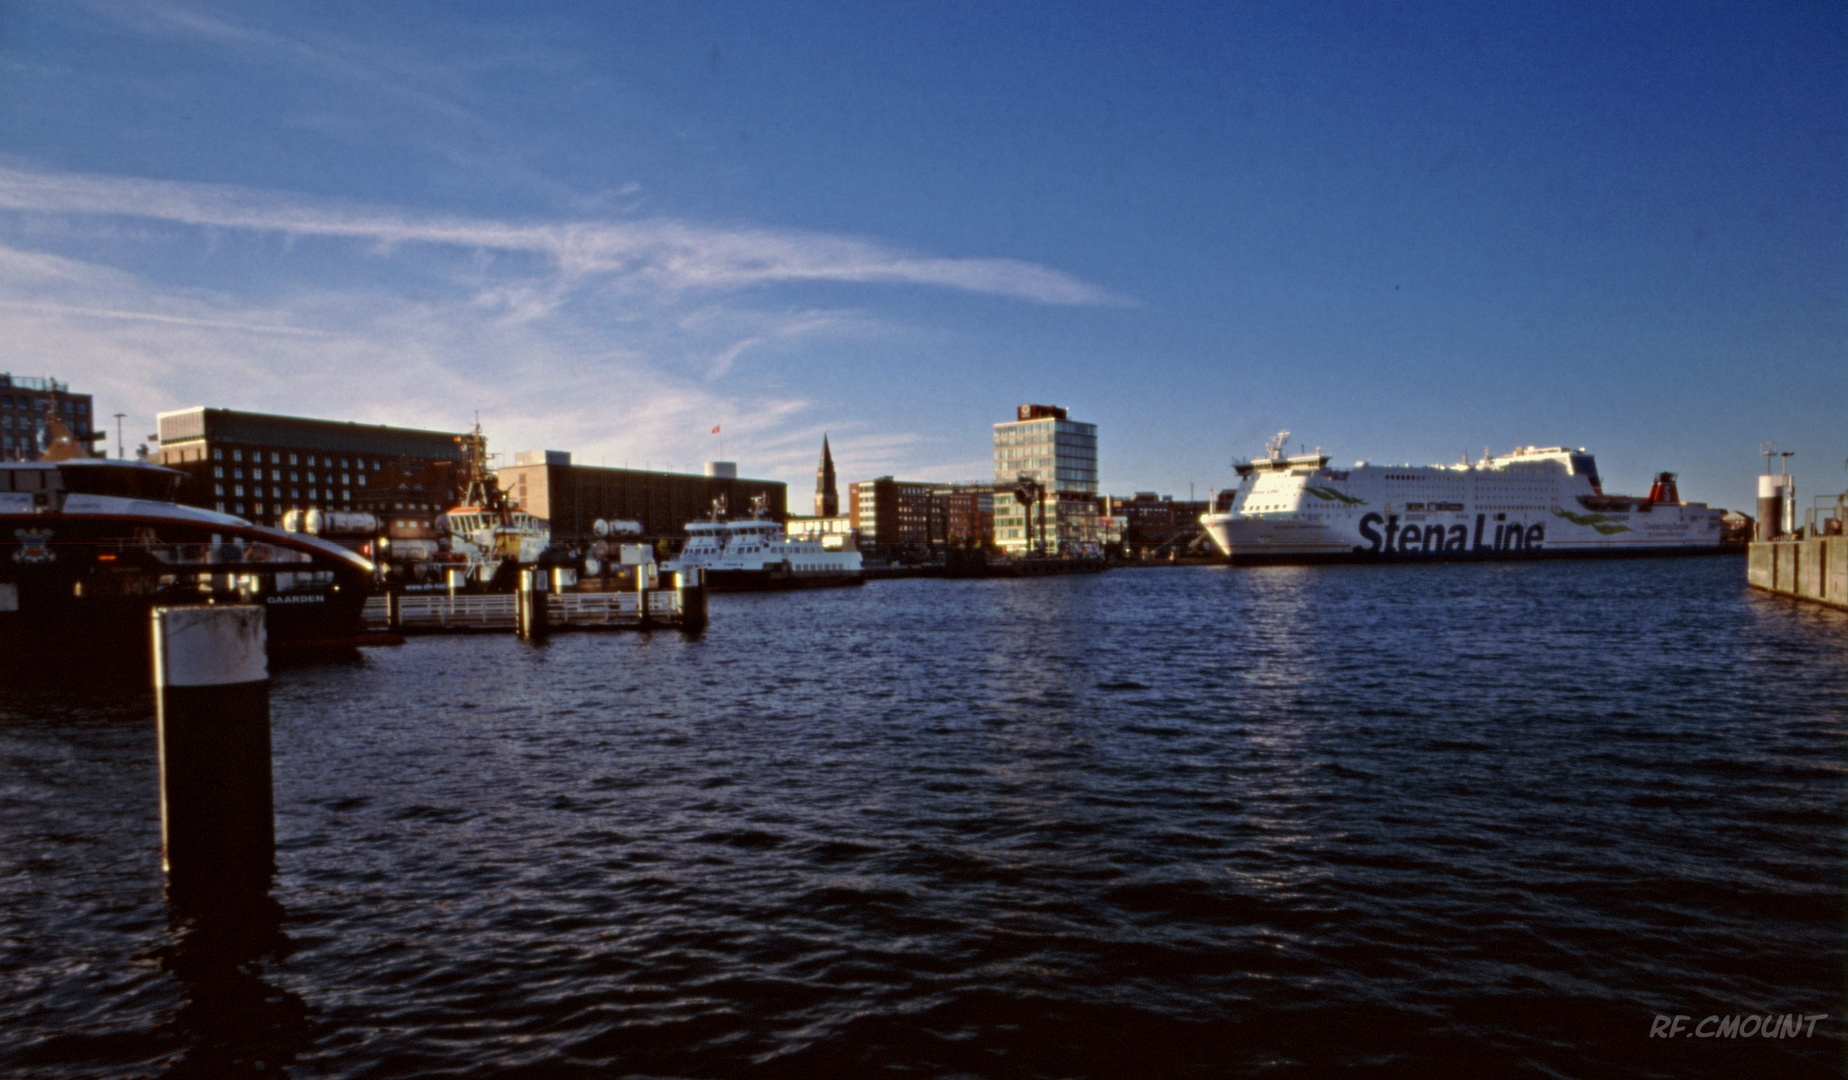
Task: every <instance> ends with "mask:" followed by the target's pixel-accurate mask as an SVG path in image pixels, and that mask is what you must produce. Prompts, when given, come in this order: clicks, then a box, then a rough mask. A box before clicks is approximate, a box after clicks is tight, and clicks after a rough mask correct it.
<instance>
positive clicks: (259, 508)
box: [251, 503, 263, 514]
mask: <svg viewBox="0 0 1848 1080" xmlns="http://www.w3.org/2000/svg"><path fill="white" fill-rule="evenodd" d="M251 511H252V512H253V513H258V514H261V513H262V512H263V504H262V503H257V504H256V505H255V506H253V507H251Z"/></svg>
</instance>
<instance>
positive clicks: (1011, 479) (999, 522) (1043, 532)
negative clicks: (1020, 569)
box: [994, 405, 1102, 555]
mask: <svg viewBox="0 0 1848 1080" xmlns="http://www.w3.org/2000/svg"><path fill="white" fill-rule="evenodd" d="M994 438H995V447H994V449H995V494H994V514H995V543H996V544H997V545H999V546H1000V548H1001V549H1002V550H1003V551H1006V552H1008V553H1009V554H1015V555H1024V554H1030V553H1034V552H1041V551H1043V552H1044V553H1045V554H1048V555H1063V554H1094V553H1096V552H1098V551H1099V550H1101V544H1102V540H1101V537H1100V535H1099V533H1098V513H1097V425H1096V424H1085V423H1080V422H1078V421H1076V420H1072V419H1070V418H1069V417H1068V416H1067V415H1066V411H1065V410H1064V409H1062V408H1059V407H1058V406H1056V405H1022V406H1020V407H1019V409H1017V410H1016V411H1015V417H1014V419H1013V420H1012V421H1009V422H1007V423H1001V424H996V425H995V434H994ZM1022 478H1026V479H1030V480H1032V481H1033V482H1034V483H1035V484H1037V485H1038V487H1039V490H1040V492H1041V494H1040V498H1039V499H1038V501H1037V502H1036V503H1035V504H1034V505H1033V506H1032V507H1031V511H1032V514H1031V520H1030V521H1029V516H1028V509H1029V508H1028V507H1027V506H1025V505H1023V504H1022V502H1021V500H1020V496H1019V495H1018V494H1017V493H1016V490H1015V489H1016V485H1017V484H1018V483H1019V481H1020V480H1021V479H1022ZM1042 509H1043V514H1042Z"/></svg>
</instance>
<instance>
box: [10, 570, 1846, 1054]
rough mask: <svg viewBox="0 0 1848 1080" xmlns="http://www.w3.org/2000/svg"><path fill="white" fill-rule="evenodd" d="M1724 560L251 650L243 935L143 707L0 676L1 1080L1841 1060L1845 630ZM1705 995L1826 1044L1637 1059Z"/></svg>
mask: <svg viewBox="0 0 1848 1080" xmlns="http://www.w3.org/2000/svg"><path fill="white" fill-rule="evenodd" d="M1742 577H1743V568H1742V567H1741V566H1740V565H1739V564H1738V562H1736V561H1733V560H1696V561H1663V562H1655V561H1647V562H1632V563H1613V564H1604V565H1585V566H1521V565H1502V566H1450V567H1404V568H1325V569H1316V570H1300V569H1278V570H1265V571H1228V570H1225V569H1207V568H1200V569H1176V570H1161V571H1136V572H1119V573H1112V574H1108V575H1104V576H1101V577H1095V578H1083V579H1076V578H1075V579H1065V580H1040V581H1025V582H918V581H900V582H881V583H875V584H873V585H870V586H869V587H868V588H866V589H864V590H855V591H853V593H852V594H850V595H847V594H844V595H814V596H779V597H770V596H762V597H758V596H727V597H718V598H715V599H714V602H713V610H712V614H713V624H712V629H711V630H710V631H709V632H708V633H707V634H706V635H705V636H704V637H703V638H702V639H699V640H689V639H686V638H683V637H681V636H679V635H678V634H672V633H658V634H654V635H651V636H646V637H642V636H633V635H625V636H616V637H607V636H597V637H591V636H571V635H563V636H558V637H556V638H554V639H553V640H552V641H551V642H550V643H549V644H547V645H545V646H542V647H536V648H535V647H527V646H523V645H521V644H520V643H518V642H516V641H513V640H511V639H487V638H467V639H451V640H426V641H420V642H415V643H413V644H412V645H410V646H407V647H406V648H404V649H402V650H395V651H390V652H378V653H371V654H368V656H367V657H366V659H365V661H364V662H363V663H360V664H358V665H349V666H341V667H330V668H306V669H297V670H289V671H284V672H280V673H279V674H278V676H277V680H276V685H275V690H274V694H273V699H272V716H273V724H274V730H275V745H276V760H277V769H276V779H277V786H276V800H277V813H278V843H279V853H278V863H279V868H280V873H279V876H278V878H277V881H276V885H275V888H274V890H273V894H272V895H273V898H274V900H275V901H276V905H275V906H272V907H268V908H264V907H261V906H258V907H255V908H252V909H251V910H250V911H248V912H246V914H247V915H248V916H250V917H249V918H246V919H243V920H234V921H232V922H231V923H229V924H218V925H217V926H214V925H211V924H200V923H197V922H188V921H186V920H184V919H182V920H181V922H180V925H178V926H174V925H170V924H171V922H172V913H171V912H170V911H169V909H168V907H167V905H166V903H165V901H164V898H163V896H162V893H161V881H160V876H159V861H158V856H159V826H158V820H157V819H156V818H155V817H154V812H153V808H154V807H155V806H156V801H155V800H156V794H155V776H154V772H153V768H154V766H153V760H152V752H153V735H152V728H151V721H150V720H149V718H148V711H149V710H148V706H147V702H146V701H145V699H139V698H136V697H135V696H134V695H133V694H126V695H121V696H120V697H119V699H115V700H109V701H103V702H100V703H99V701H98V697H99V695H96V694H84V695H75V694H62V695H59V694H48V693H39V694H37V695H36V696H33V695H18V694H15V695H10V696H9V697H8V699H7V702H6V704H4V705H0V754H4V759H5V770H6V772H5V780H4V788H3V789H0V826H4V828H5V830H6V836H7V843H6V848H5V852H4V856H3V858H4V862H3V863H0V912H4V918H5V922H4V929H5V937H4V939H3V941H0V949H3V950H4V951H3V952H0V967H3V968H4V970H6V971H8V972H9V973H11V977H10V978H9V979H8V980H7V981H6V984H5V985H4V986H3V987H0V1023H4V1025H5V1027H6V1029H7V1030H8V1031H9V1032H11V1033H13V1036H14V1037H13V1038H12V1040H11V1041H10V1044H9V1046H7V1047H6V1048H4V1049H0V1071H4V1072H6V1073H7V1074H8V1075H26V1076H46V1077H54V1076H55V1077H75V1076H139V1075H148V1074H157V1073H160V1072H163V1071H171V1072H173V1073H176V1074H186V1073H187V1072H188V1070H191V1074H192V1075H202V1076H203V1075H223V1074H225V1073H226V1072H230V1073H231V1074H234V1075H235V1074H236V1073H235V1072H234V1070H243V1071H244V1072H246V1073H247V1074H250V1075H260V1074H270V1075H273V1074H275V1073H276V1072H277V1071H278V1070H280V1071H281V1072H284V1073H287V1074H290V1075H301V1076H323V1075H326V1076H416V1075H462V1074H466V1075H494V1076H519V1075H534V1076H551V1075H584V1076H603V1075H629V1074H634V1075H649V1076H697V1077H707V1076H792V1077H795V1076H803V1077H810V1076H835V1075H849V1076H862V1075H875V1074H882V1073H891V1074H894V1075H921V1076H960V1075H973V1076H998V1077H1000V1076H1009V1077H1011V1076H1022V1077H1026V1076H1153V1075H1168V1074H1187V1073H1194V1074H1198V1075H1208V1076H1220V1075H1262V1076H1273V1075H1285V1076H1298V1075H1301V1076H1309V1075H1320V1074H1323V1073H1325V1072H1327V1071H1329V1070H1331V1069H1333V1068H1336V1067H1341V1068H1344V1069H1347V1070H1349V1071H1354V1072H1358V1073H1360V1074H1362V1075H1404V1076H1427V1075H1449V1074H1456V1075H1461V1074H1469V1075H1535V1076H1561V1075H1563V1076H1606V1075H1636V1076H1682V1075H1709V1076H1742V1075H1785V1076H1790V1075H1825V1074H1827V1075H1834V1074H1837V1073H1839V1071H1840V1069H1841V1066H1842V1039H1841V1033H1842V1030H1843V1027H1842V1021H1843V1017H1842V1016H1841V1012H1842V1009H1841V1007H1840V1002H1841V985H1842V984H1841V979H1842V971H1843V966H1842V961H1843V955H1844V949H1843V941H1842V925H1843V924H1842V916H1843V908H1842V899H1843V888H1842V867H1843V862H1842V833H1841V825H1842V820H1843V819H1842V809H1843V783H1842V781H1843V775H1844V763H1843V760H1842V752H1841V747H1842V743H1841V739H1842V734H1843V727H1844V720H1845V719H1848V706H1845V704H1844V701H1845V694H1848V671H1845V668H1848V665H1845V663H1844V658H1845V657H1848V618H1844V617H1842V616H1840V615H1838V614H1834V613H1830V612H1826V611H1821V610H1817V609H1806V608H1800V607H1794V606H1791V605H1788V604H1785V603H1783V602H1780V601H1776V600H1772V599H1768V598H1763V597H1757V596H1753V595H1751V594H1749V593H1748V592H1747V591H1746V590H1745V589H1744V588H1743V587H1742V586H1741V585H1740V579H1741V578H1742ZM1752 1012H1757V1013H1766V1012H1778V1013H1800V1014H1815V1013H1830V1014H1832V1015H1830V1016H1829V1017H1828V1018H1827V1019H1825V1020H1823V1021H1821V1022H1820V1023H1819V1024H1818V1026H1817V1027H1816V1030H1815V1034H1814V1035H1813V1036H1810V1037H1807V1038H1793V1039H1784V1040H1765V1039H1763V1038H1757V1039H1749V1040H1748V1039H1732V1040H1695V1039H1686V1038H1684V1039H1680V1040H1673V1041H1670V1040H1662V1039H1653V1040H1652V1039H1650V1038H1649V1037H1648V1033H1649V1029H1650V1023H1651V1020H1652V1018H1653V1017H1654V1015H1655V1014H1658V1013H1668V1014H1688V1015H1691V1016H1692V1017H1693V1018H1694V1019H1695V1020H1698V1019H1700V1018H1702V1017H1705V1016H1707V1015H1710V1014H1718V1015H1722V1016H1725V1015H1731V1014H1739V1013H1752ZM259 1064H260V1065H261V1067H262V1071H261V1072H259V1070H258V1068H257V1066H258V1065H259ZM213 1070H222V1071H220V1072H214V1071H213Z"/></svg>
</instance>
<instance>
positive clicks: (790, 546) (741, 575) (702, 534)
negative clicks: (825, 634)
mask: <svg viewBox="0 0 1848 1080" xmlns="http://www.w3.org/2000/svg"><path fill="white" fill-rule="evenodd" d="M752 511H753V512H752V515H751V517H750V518H748V519H745V520H742V521H724V520H721V519H722V517H723V514H724V502H723V500H720V501H718V502H716V503H715V504H714V506H713V515H712V518H711V519H710V520H707V521H694V522H690V523H689V524H688V525H687V542H686V544H685V546H683V547H682V548H681V549H680V553H679V554H678V555H675V556H674V557H673V558H672V559H670V560H668V561H667V562H665V563H662V564H661V569H662V570H664V571H670V572H678V571H680V570H685V569H689V568H691V567H700V568H702V569H704V570H705V571H706V583H707V587H708V588H710V589H712V590H713V591H715V592H742V591H745V590H760V589H821V588H831V587H836V586H844V585H862V584H865V582H866V575H865V571H864V569H863V568H862V565H861V560H860V553H859V552H857V551H830V550H828V549H826V548H824V547H822V545H821V541H819V540H796V539H792V538H791V537H790V536H789V535H788V534H787V533H785V532H784V531H783V526H781V525H779V524H778V523H776V522H774V521H770V520H768V519H766V518H764V517H763V516H762V514H763V500H762V499H761V498H759V499H756V500H753V506H752Z"/></svg>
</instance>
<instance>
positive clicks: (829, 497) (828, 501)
mask: <svg viewBox="0 0 1848 1080" xmlns="http://www.w3.org/2000/svg"><path fill="white" fill-rule="evenodd" d="M840 512H841V496H840V492H839V491H838V490H836V488H835V485H834V455H833V454H830V453H829V452H828V436H827V434H826V433H825V432H824V433H823V434H822V436H821V464H820V465H817V466H816V467H815V516H816V517H838V516H839V515H840Z"/></svg>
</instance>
